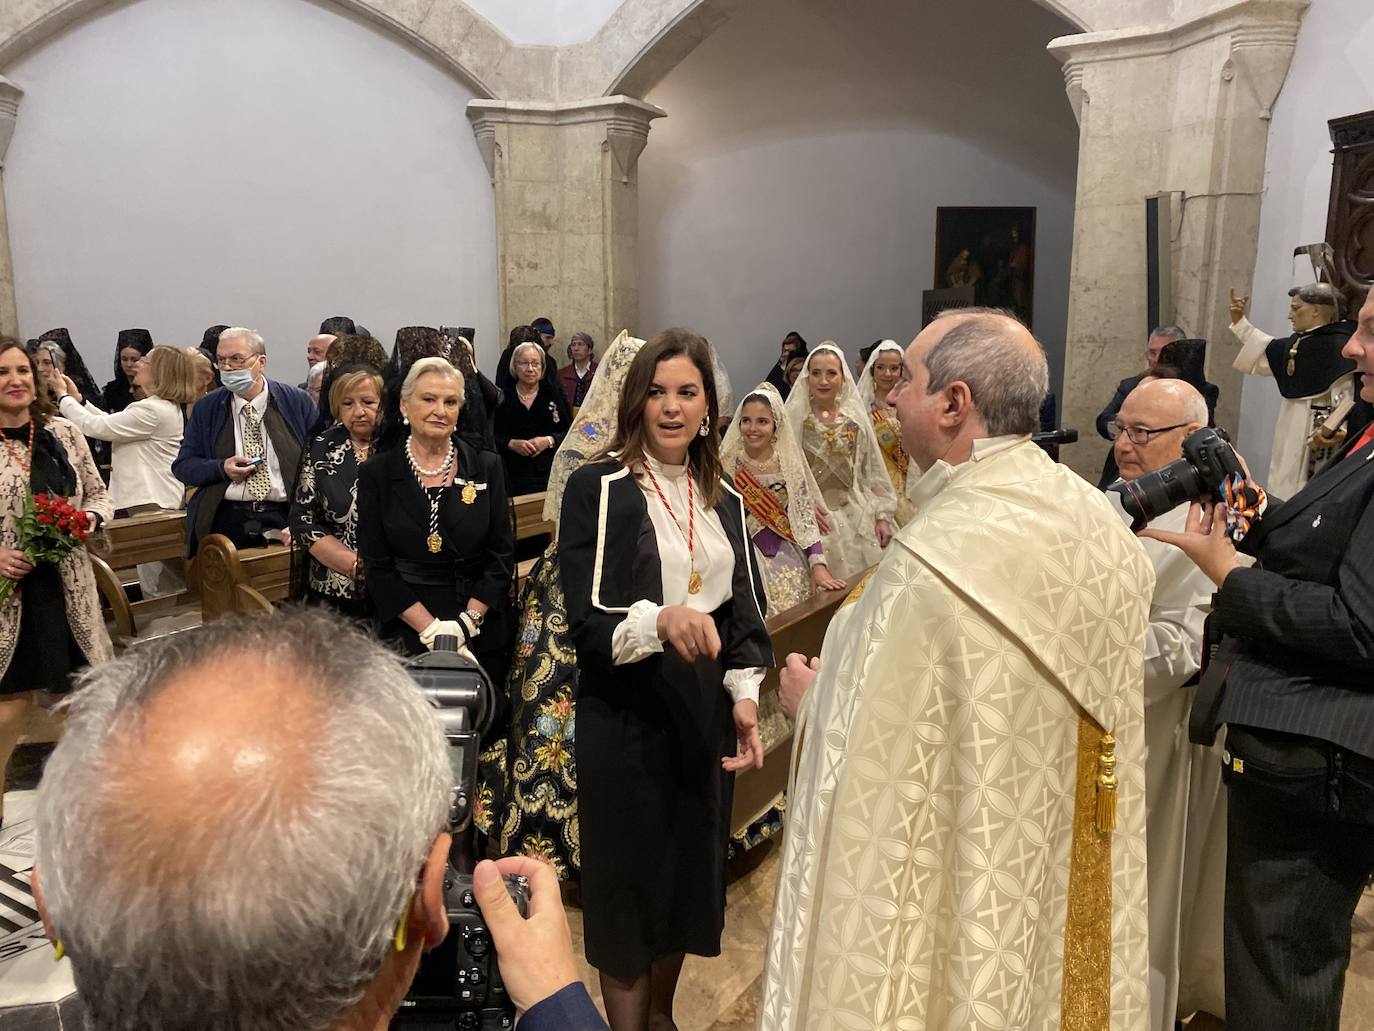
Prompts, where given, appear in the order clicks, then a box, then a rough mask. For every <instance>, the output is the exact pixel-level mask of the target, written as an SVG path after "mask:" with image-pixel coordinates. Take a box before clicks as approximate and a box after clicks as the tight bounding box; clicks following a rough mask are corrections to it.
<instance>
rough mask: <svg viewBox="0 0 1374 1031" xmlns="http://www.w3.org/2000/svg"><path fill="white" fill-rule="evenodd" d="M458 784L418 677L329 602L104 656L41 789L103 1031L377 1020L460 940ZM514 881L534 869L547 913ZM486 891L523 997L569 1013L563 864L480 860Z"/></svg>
mask: <svg viewBox="0 0 1374 1031" xmlns="http://www.w3.org/2000/svg"><path fill="white" fill-rule="evenodd" d="M245 649H249V650H251V654H252V663H251V666H252V676H245V675H244V669H245V666H244V655H245ZM452 788H453V775H452V773H451V770H450V766H449V755H448V746H447V743H446V742H445V740H444V737H443V733H442V731H441V729H440V725H439V721H438V719H437V716H436V714H435V712H434V710H433V709H432V708H430V706H429V704H428V703H427V702H426V701H425V699H424V697H423V695H422V694H421V692H420V690H419V689H418V688H417V687H416V685H415V683H414V682H413V681H412V680H411V678H410V676H409V674H408V673H407V671H406V670H405V669H404V668H403V667H402V666H401V664H400V662H399V661H398V660H397V659H396V658H395V657H394V656H393V655H392V654H391V653H390V652H388V651H386V650H385V649H383V648H382V647H381V646H379V645H378V644H377V643H376V642H375V641H372V640H371V639H369V638H367V637H364V636H363V635H362V634H361V633H358V632H357V631H356V630H354V629H352V628H351V627H349V626H346V625H345V624H343V623H342V622H340V621H338V620H336V619H334V618H331V617H329V616H326V615H323V614H320V613H319V612H312V611H305V610H295V611H279V612H276V613H273V614H272V615H271V616H267V617H256V618H251V619H249V618H241V617H230V618H226V619H221V620H217V621H216V622H213V623H209V624H206V625H204V626H202V627H198V628H196V629H195V630H192V631H188V632H186V633H183V634H177V635H174V636H171V637H166V638H163V639H160V640H158V641H154V642H150V643H148V644H144V645H140V646H137V647H135V648H133V649H131V650H130V651H128V652H126V653H125V654H124V655H123V656H122V657H120V658H118V659H115V660H113V661H111V662H106V663H104V664H101V665H99V666H96V667H94V668H93V669H91V670H90V671H89V672H88V673H87V674H86V676H85V678H84V681H83V683H82V685H81V687H80V690H78V691H77V692H75V694H74V695H73V699H72V707H71V714H70V717H69V719H68V720H67V724H66V730H65V733H64V735H63V738H62V741H61V743H60V744H59V745H58V746H57V749H56V750H55V751H54V753H53V755H52V758H51V759H50V760H49V761H48V764H47V768H46V769H45V771H44V775H43V781H42V784H41V786H40V788H39V791H38V801H37V817H36V822H37V829H38V850H37V860H36V864H35V877H34V889H35V897H36V898H37V899H38V904H39V909H40V911H41V912H42V914H43V920H44V924H45V925H46V927H47V930H48V934H49V936H50V937H51V938H52V939H53V941H54V942H55V943H56V942H60V943H61V946H62V951H63V952H64V953H65V954H66V956H67V957H68V958H69V960H70V962H71V969H72V975H73V978H74V980H75V983H76V988H77V992H78V994H79V995H80V997H81V1000H82V1001H83V1002H84V1004H85V1007H86V1014H87V1019H88V1022H89V1026H90V1027H91V1028H93V1029H94V1031H133V1029H145V1028H156V1029H158V1031H248V1029H252V1031H334V1029H337V1031H343V1029H349V1031H364V1029H376V1031H382V1029H384V1028H386V1027H387V1026H388V1023H389V1021H390V1019H391V1017H392V1016H393V1015H394V1014H395V1013H396V1011H397V1009H398V1007H399V1006H400V1005H401V1001H402V998H403V997H404V996H405V993H406V991H407V990H408V989H409V987H410V984H411V981H412V980H413V979H414V977H415V972H416V969H417V968H418V966H419V963H420V954H421V952H422V951H424V950H425V949H427V948H430V947H433V946H435V945H437V944H439V943H440V942H441V941H443V939H444V937H445V935H446V934H447V932H448V917H447V913H446V909H445V900H444V876H445V872H446V870H447V869H448V853H449V842H450V839H449V834H448V832H447V820H448V811H449V802H450V795H451V791H452ZM500 873H520V874H524V875H526V876H528V877H530V878H531V882H532V883H531V895H530V914H529V919H528V920H524V919H522V918H521V917H520V915H519V913H518V911H517V910H516V909H515V907H514V906H513V904H512V903H511V901H510V899H509V897H508V896H507V894H506V890H505V887H504V885H503V884H502V882H501V879H500ZM474 891H475V894H476V895H477V899H478V903H479V905H480V906H481V908H482V910H483V915H484V916H485V918H486V922H487V924H488V926H489V927H490V929H491V932H492V936H493V938H494V940H495V942H496V945H497V948H498V951H499V953H500V962H501V973H502V975H503V978H504V980H505V984H506V988H507V990H508V991H509V992H510V994H511V997H512V999H513V1000H514V1001H515V1002H516V1003H517V1004H518V1005H519V1007H520V1008H521V1009H522V1010H532V1009H533V1008H534V1007H535V1006H537V1005H541V1004H542V1000H547V999H549V998H550V997H553V998H555V999H557V998H560V997H561V1003H559V1004H560V1005H563V1006H564V1007H565V1008H566V1006H567V1005H569V1003H568V998H569V996H568V993H567V992H566V991H562V990H563V989H566V988H570V987H572V988H575V989H576V990H577V991H578V992H581V987H580V985H577V984H575V982H576V981H577V973H576V968H575V966H574V965H573V959H572V950H571V944H570V937H569V934H568V926H567V921H566V919H565V917H564V915H563V909H562V906H561V904H560V902H559V898H558V885H557V880H556V878H555V876H554V874H553V872H552V870H551V869H550V868H549V867H548V866H547V865H545V864H542V863H539V862H537V861H535V860H533V859H528V858H524V857H518V858H514V859H503V860H501V861H500V864H499V872H498V864H492V863H489V862H488V863H483V864H481V866H480V867H479V868H478V870H477V872H476V874H475V876H474ZM578 1001H579V1000H577V999H574V1000H573V1002H574V1003H576V1002H578ZM581 1002H582V1003H583V1009H582V1010H580V1011H579V1012H584V1013H585V1012H587V1010H588V1009H589V1008H590V1002H587V1001H585V992H581ZM591 1013H592V1014H594V1010H592V1011H591ZM553 1026H559V1025H556V1024H555V1025H553ZM583 1026H585V1027H595V1026H597V1024H595V1023H585V1024H584V1025H583Z"/></svg>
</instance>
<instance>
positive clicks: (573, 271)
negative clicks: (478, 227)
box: [467, 96, 664, 360]
mask: <svg viewBox="0 0 1374 1031" xmlns="http://www.w3.org/2000/svg"><path fill="white" fill-rule="evenodd" d="M467 113H468V118H469V119H470V120H471V121H472V129H473V132H474V133H475V134H476V136H477V145H478V147H479V148H480V150H481V152H482V157H483V159H484V160H485V161H486V163H487V171H488V172H489V173H490V174H491V182H492V186H493V187H494V188H495V190H496V255H497V262H498V266H499V268H498V281H499V285H500V309H501V323H502V324H501V341H500V342H501V343H502V344H504V340H505V333H506V332H507V331H509V329H510V328H511V327H512V326H515V325H519V324H520V323H522V322H528V321H529V320H530V319H532V318H534V317H535V316H537V315H547V316H548V317H549V318H551V319H552V320H553V323H554V325H555V326H556V327H557V328H558V332H559V337H560V339H562V340H564V341H566V340H567V337H568V335H569V333H571V332H572V331H573V330H578V329H581V330H585V331H587V332H589V333H591V334H592V336H593V338H594V339H595V340H596V342H597V346H598V348H601V347H604V346H605V345H606V344H608V343H610V341H611V339H612V338H613V337H614V335H615V334H616V333H618V332H619V331H620V330H622V329H626V328H629V329H631V330H637V329H638V321H639V268H638V257H637V251H638V247H639V178H638V174H637V166H638V162H639V155H640V153H641V152H642V151H643V150H644V146H645V144H646V143H647V142H648V139H649V123H650V121H652V120H653V119H655V118H661V117H663V114H664V112H663V111H662V110H661V109H660V108H657V107H655V106H654V105H652V104H647V103H645V102H644V101H642V100H635V99H634V98H632V97H620V96H616V97H599V98H597V99H595V100H586V101H577V102H573V103H558V104H551V103H529V102H516V101H497V100H474V101H472V102H471V103H470V104H469V105H468V112H467ZM559 358H560V360H566V356H562V355H560V356H559Z"/></svg>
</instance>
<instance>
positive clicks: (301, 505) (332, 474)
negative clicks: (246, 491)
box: [290, 425, 371, 619]
mask: <svg viewBox="0 0 1374 1031" xmlns="http://www.w3.org/2000/svg"><path fill="white" fill-rule="evenodd" d="M359 468H360V466H359V463H358V455H357V452H355V451H354V450H353V445H352V444H351V443H349V439H348V430H346V429H345V428H344V427H343V426H337V425H336V426H331V427H330V428H329V429H327V430H325V431H324V432H323V433H321V434H319V435H318V436H317V437H315V438H314V439H313V440H311V441H310V443H309V444H308V445H307V446H306V449H305V453H304V454H303V455H302V456H301V464H300V469H299V470H298V471H297V473H296V492H295V496H294V497H293V498H292V501H291V523H290V525H291V541H292V547H293V548H299V549H301V551H302V552H304V554H303V556H302V561H303V562H304V563H305V565H306V577H305V580H306V583H305V585H304V586H305V591H306V593H307V594H308V596H309V597H310V599H311V600H313V601H316V602H320V603H322V604H324V605H327V606H329V607H330V608H332V609H335V610H336V611H338V612H340V613H342V614H343V615H345V616H348V617H349V618H351V619H366V618H368V617H369V615H370V613H371V605H370V603H369V600H368V597H367V591H366V589H365V588H364V587H363V586H362V585H361V583H360V582H359V581H357V580H354V579H353V578H352V577H350V576H346V575H344V574H343V573H337V572H335V571H334V570H332V569H330V568H329V567H328V566H326V565H325V564H324V563H322V562H320V561H319V560H318V559H316V558H315V557H314V556H312V555H310V553H309V551H310V546H311V545H312V544H314V543H315V542H316V541H318V540H320V539H321V538H323V537H337V538H338V539H339V540H340V541H341V542H342V543H343V545H344V547H346V548H350V549H352V550H353V551H357V550H358V505H357V498H358V469H359Z"/></svg>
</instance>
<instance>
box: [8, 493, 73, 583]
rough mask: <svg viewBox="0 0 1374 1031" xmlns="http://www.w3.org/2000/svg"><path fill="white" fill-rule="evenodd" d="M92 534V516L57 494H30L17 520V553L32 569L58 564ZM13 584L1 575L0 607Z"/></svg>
mask: <svg viewBox="0 0 1374 1031" xmlns="http://www.w3.org/2000/svg"><path fill="white" fill-rule="evenodd" d="M90 535H91V517H90V516H88V515H87V514H86V513H85V512H81V511H79V510H77V509H75V508H73V507H72V505H71V502H69V501H68V500H67V499H66V498H64V497H62V495H60V494H30V495H29V496H28V497H26V498H25V499H24V514H23V515H22V516H20V517H19V550H20V551H22V552H23V553H24V555H25V557H26V558H27V559H28V560H29V561H30V562H32V563H33V564H34V565H35V566H36V565H38V563H40V562H51V563H53V564H54V565H55V564H57V563H58V562H61V561H62V560H63V559H64V558H66V557H67V556H68V555H70V554H71V553H72V552H73V551H75V550H76V549H77V548H79V547H82V546H83V545H84V544H85V543H86V540H87V539H88V538H89V537H90ZM14 584H15V581H13V580H11V579H10V578H9V577H7V576H0V605H3V604H4V603H5V602H6V601H8V600H9V596H10V595H11V594H13V593H14Z"/></svg>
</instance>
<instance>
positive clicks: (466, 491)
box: [463, 483, 477, 505]
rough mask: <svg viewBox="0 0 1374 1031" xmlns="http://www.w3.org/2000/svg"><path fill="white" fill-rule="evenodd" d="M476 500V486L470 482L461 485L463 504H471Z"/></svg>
mask: <svg viewBox="0 0 1374 1031" xmlns="http://www.w3.org/2000/svg"><path fill="white" fill-rule="evenodd" d="M476 500H477V488H476V487H474V486H473V485H472V484H470V483H469V484H467V485H465V486H464V487H463V504H465V505H471V504H473V503H474V502H475V501H476Z"/></svg>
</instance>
